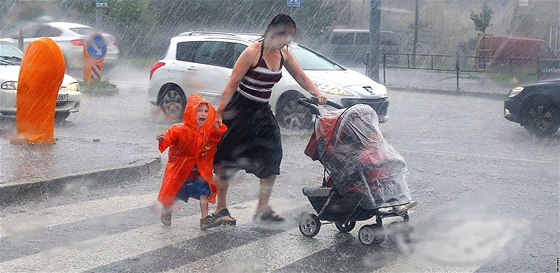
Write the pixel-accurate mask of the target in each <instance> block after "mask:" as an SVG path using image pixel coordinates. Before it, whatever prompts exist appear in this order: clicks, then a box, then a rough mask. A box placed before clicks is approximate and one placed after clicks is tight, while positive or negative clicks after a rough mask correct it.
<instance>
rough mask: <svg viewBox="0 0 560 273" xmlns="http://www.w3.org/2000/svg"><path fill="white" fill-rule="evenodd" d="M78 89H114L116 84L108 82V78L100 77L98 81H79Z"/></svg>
mask: <svg viewBox="0 0 560 273" xmlns="http://www.w3.org/2000/svg"><path fill="white" fill-rule="evenodd" d="M79 84H80V89H83V90H112V89H116V88H117V86H116V85H114V84H112V83H111V82H109V79H102V80H101V81H98V82H92V83H86V82H79Z"/></svg>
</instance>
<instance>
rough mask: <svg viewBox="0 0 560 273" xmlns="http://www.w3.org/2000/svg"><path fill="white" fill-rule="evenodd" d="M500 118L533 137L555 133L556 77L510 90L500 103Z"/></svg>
mask: <svg viewBox="0 0 560 273" xmlns="http://www.w3.org/2000/svg"><path fill="white" fill-rule="evenodd" d="M504 117H505V118H506V119H507V120H510V121H513V122H517V123H519V124H520V125H521V126H523V127H525V129H526V130H527V131H528V132H529V133H531V134H532V135H535V136H539V137H546V136H551V135H553V134H554V133H556V131H557V130H558V127H559V126H560V79H556V80H548V81H541V82H536V83H532V84H528V85H523V86H520V87H516V88H514V89H512V90H511V91H510V92H509V94H508V97H507V99H506V100H505V103H504Z"/></svg>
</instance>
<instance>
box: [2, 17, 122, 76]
mask: <svg viewBox="0 0 560 273" xmlns="http://www.w3.org/2000/svg"><path fill="white" fill-rule="evenodd" d="M93 32H96V30H95V29H94V28H92V27H90V26H86V25H82V24H76V23H66V22H48V23H36V24H31V25H29V26H27V27H24V28H23V29H21V33H20V32H16V33H14V34H13V35H12V36H11V37H10V38H6V39H2V40H3V41H7V42H10V43H12V44H16V45H17V44H18V39H19V36H20V34H21V35H23V44H24V48H26V47H27V45H28V44H29V43H31V42H33V41H35V40H37V39H39V38H41V37H49V38H51V39H52V40H53V41H55V42H56V43H57V44H58V45H59V46H60V48H61V49H62V52H63V54H64V59H65V61H66V66H67V67H68V68H72V69H79V68H82V66H83V46H84V39H85V38H87V36H88V35H90V34H91V33H93ZM102 35H103V37H104V38H105V40H106V41H107V55H106V56H105V60H104V61H103V65H104V67H111V66H114V65H115V64H116V63H117V60H118V58H119V48H118V46H117V41H116V40H115V38H114V37H113V35H111V34H108V33H102Z"/></svg>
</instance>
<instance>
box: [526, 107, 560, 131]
mask: <svg viewBox="0 0 560 273" xmlns="http://www.w3.org/2000/svg"><path fill="white" fill-rule="evenodd" d="M556 115H557V111H555V107H554V105H553V104H551V103H550V102H547V101H546V100H544V99H534V100H532V101H530V102H529V103H528V105H527V107H526V108H525V111H524V113H523V126H524V127H525V129H526V130H527V132H529V133H530V134H532V135H534V136H538V137H548V136H551V135H553V134H554V133H556V131H558V127H559V123H558V117H557V116H556Z"/></svg>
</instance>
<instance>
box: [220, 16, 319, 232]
mask: <svg viewBox="0 0 560 273" xmlns="http://www.w3.org/2000/svg"><path fill="white" fill-rule="evenodd" d="M295 34H296V23H295V22H294V20H293V19H292V18H291V17H290V16H288V15H285V14H278V15H276V16H275V17H274V18H273V19H272V21H271V22H270V24H269V25H268V27H267V29H266V31H265V34H264V35H263V38H262V39H261V40H259V41H257V42H255V43H254V44H252V45H251V46H249V47H247V48H246V49H245V50H244V51H243V53H241V55H240V56H239V58H238V59H237V62H236V63H235V65H234V67H233V71H232V74H231V78H230V80H229V82H228V84H227V85H226V87H225V89H224V91H223V92H222V96H221V98H220V103H219V105H218V109H217V115H216V121H217V122H218V123H219V124H221V123H222V122H223V123H224V124H226V125H227V127H228V128H229V130H228V131H227V133H226V134H225V135H224V136H223V137H222V140H221V142H220V143H219V145H218V151H217V153H216V157H215V160H214V168H215V172H216V174H217V175H218V181H217V185H218V204H217V206H216V213H215V214H214V215H213V219H215V220H216V221H219V222H221V223H225V224H232V225H235V222H236V220H235V218H233V217H232V216H231V215H230V213H229V211H228V210H227V202H226V195H227V189H228V186H229V180H230V178H231V177H232V176H233V174H235V172H237V171H239V170H242V169H244V170H245V171H246V172H247V173H252V174H254V175H255V176H257V177H258V178H259V179H260V192H259V202H258V205H257V212H256V214H255V221H256V222H257V223H282V222H284V218H283V217H282V216H280V215H279V214H277V213H275V212H274V210H272V209H271V208H270V206H269V205H268V201H269V199H270V194H271V192H272V187H273V185H274V182H275V180H276V176H277V175H279V174H280V163H281V161H282V143H281V140H280V128H279V127H278V123H277V121H276V119H275V118H274V115H273V114H272V111H271V110H270V105H269V99H270V96H271V94H272V87H273V86H274V84H275V83H277V82H278V81H279V80H280V78H282V67H283V66H285V67H286V70H287V71H288V72H289V73H290V74H291V75H292V76H293V77H294V79H295V80H296V81H297V82H298V83H299V84H300V85H301V86H302V87H303V88H304V89H305V90H307V91H308V92H309V93H311V94H313V95H314V96H315V97H317V99H318V100H319V102H320V103H321V104H324V103H325V102H326V100H327V99H326V97H325V96H323V95H322V94H321V92H320V91H319V90H318V89H317V87H316V86H315V85H314V84H313V82H312V81H311V80H310V79H309V78H308V77H307V76H306V75H305V73H304V72H303V70H302V69H301V67H300V66H299V64H298V63H297V61H296V59H295V58H294V56H293V55H292V53H291V52H290V51H289V50H288V44H289V43H290V41H291V40H292V37H293V36H294V35H295Z"/></svg>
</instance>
